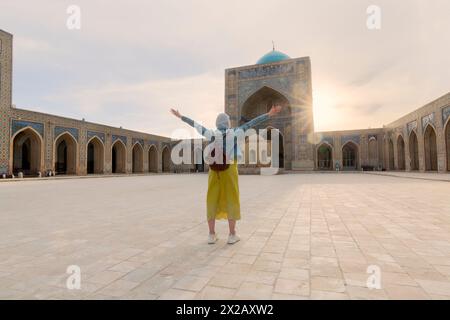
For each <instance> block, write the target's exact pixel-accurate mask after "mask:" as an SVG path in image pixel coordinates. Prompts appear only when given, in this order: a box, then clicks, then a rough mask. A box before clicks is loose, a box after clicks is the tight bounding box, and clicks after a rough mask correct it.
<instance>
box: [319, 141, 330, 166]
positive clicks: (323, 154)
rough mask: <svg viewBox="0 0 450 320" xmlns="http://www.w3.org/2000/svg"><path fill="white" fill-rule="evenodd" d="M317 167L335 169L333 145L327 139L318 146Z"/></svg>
mask: <svg viewBox="0 0 450 320" xmlns="http://www.w3.org/2000/svg"><path fill="white" fill-rule="evenodd" d="M317 169H319V170H332V169H333V147H332V146H331V145H330V144H329V143H327V142H325V141H324V142H322V143H321V144H319V145H318V147H317Z"/></svg>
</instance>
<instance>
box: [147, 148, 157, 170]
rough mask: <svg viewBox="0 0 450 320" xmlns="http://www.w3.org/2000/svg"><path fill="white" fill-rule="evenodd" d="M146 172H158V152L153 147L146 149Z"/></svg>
mask: <svg viewBox="0 0 450 320" xmlns="http://www.w3.org/2000/svg"><path fill="white" fill-rule="evenodd" d="M148 171H149V172H158V150H157V149H156V147H155V146H154V145H151V146H150V148H149V149H148Z"/></svg>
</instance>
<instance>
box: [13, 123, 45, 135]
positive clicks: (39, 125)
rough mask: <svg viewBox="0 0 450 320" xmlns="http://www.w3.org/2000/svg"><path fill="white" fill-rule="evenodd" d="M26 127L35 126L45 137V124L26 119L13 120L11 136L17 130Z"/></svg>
mask: <svg viewBox="0 0 450 320" xmlns="http://www.w3.org/2000/svg"><path fill="white" fill-rule="evenodd" d="M26 127H30V128H33V129H34V130H36V131H37V132H38V133H39V134H40V135H41V137H42V138H44V124H43V123H39V122H32V121H26V120H13V121H12V122H11V136H13V135H14V134H15V133H16V132H17V131H19V130H21V129H23V128H26Z"/></svg>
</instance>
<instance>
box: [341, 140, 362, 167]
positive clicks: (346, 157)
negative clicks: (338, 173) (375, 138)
mask: <svg viewBox="0 0 450 320" xmlns="http://www.w3.org/2000/svg"><path fill="white" fill-rule="evenodd" d="M358 166H359V163H358V146H357V145H356V144H355V143H354V142H352V141H348V142H346V143H345V144H344V145H343V146H342V168H343V169H344V170H356V169H357V168H358Z"/></svg>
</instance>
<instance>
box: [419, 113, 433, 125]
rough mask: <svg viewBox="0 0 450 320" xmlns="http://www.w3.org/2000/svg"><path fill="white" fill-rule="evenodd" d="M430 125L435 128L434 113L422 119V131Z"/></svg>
mask: <svg viewBox="0 0 450 320" xmlns="http://www.w3.org/2000/svg"><path fill="white" fill-rule="evenodd" d="M429 123H430V124H432V125H433V126H434V112H432V113H430V114H429V115H426V116H424V117H422V129H425V127H426V126H427V124H429Z"/></svg>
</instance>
